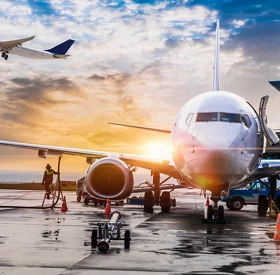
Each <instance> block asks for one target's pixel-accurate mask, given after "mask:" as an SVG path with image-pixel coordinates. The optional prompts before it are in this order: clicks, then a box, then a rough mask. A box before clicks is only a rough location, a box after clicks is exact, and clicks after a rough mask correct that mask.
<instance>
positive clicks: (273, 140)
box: [259, 95, 280, 146]
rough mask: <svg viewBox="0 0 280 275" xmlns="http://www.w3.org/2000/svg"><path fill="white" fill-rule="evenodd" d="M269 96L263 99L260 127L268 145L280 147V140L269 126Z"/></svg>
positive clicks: (260, 108)
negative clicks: (267, 107)
mask: <svg viewBox="0 0 280 275" xmlns="http://www.w3.org/2000/svg"><path fill="white" fill-rule="evenodd" d="M268 98H269V96H268V95H266V96H264V97H262V98H261V101H260V106H259V119H260V126H261V129H262V132H263V134H264V136H265V137H266V139H267V141H268V143H269V144H270V145H274V146H276V145H279V141H280V140H279V138H278V136H277V135H276V133H275V132H274V131H273V129H271V128H270V127H269V126H268V124H267V115H266V105H267V102H268Z"/></svg>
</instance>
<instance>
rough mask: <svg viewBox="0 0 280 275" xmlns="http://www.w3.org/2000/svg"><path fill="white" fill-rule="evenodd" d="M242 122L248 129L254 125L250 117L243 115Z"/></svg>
mask: <svg viewBox="0 0 280 275" xmlns="http://www.w3.org/2000/svg"><path fill="white" fill-rule="evenodd" d="M241 121H242V123H243V124H244V125H245V126H247V127H248V128H250V127H251V125H252V122H251V120H250V118H249V116H248V115H241Z"/></svg>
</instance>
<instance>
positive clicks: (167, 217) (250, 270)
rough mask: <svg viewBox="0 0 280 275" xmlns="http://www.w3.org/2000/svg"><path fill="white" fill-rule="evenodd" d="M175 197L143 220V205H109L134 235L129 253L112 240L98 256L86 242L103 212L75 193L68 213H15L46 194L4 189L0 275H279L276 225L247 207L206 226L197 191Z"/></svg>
mask: <svg viewBox="0 0 280 275" xmlns="http://www.w3.org/2000/svg"><path fill="white" fill-rule="evenodd" d="M173 194H174V195H176V198H177V207H176V208H172V209H171V212H170V213H168V214H163V213H160V209H159V207H155V212H154V213H153V214H147V213H143V210H142V208H141V207H140V206H131V205H124V206H118V207H116V206H112V210H118V211H120V212H121V213H122V222H123V223H124V224H126V226H124V229H126V228H128V229H131V238H132V240H131V247H130V250H125V249H124V244H123V241H112V242H111V243H110V249H109V251H108V253H106V254H100V253H99V252H97V251H96V249H92V248H91V244H90V241H91V232H92V229H93V227H94V226H95V225H96V223H97V222H100V221H103V220H105V217H104V214H103V212H104V209H103V208H101V207H99V208H98V207H97V208H95V207H93V205H92V204H89V205H87V206H86V205H85V204H83V203H78V202H76V196H75V194H74V193H73V192H72V193H70V192H64V195H66V198H67V204H68V208H69V210H68V211H67V213H62V212H61V211H60V208H59V207H58V208H55V209H54V210H41V209H21V208H12V207H10V206H40V205H41V202H42V199H43V196H44V194H43V192H40V191H32V192H28V191H19V190H1V191H0V207H1V206H5V208H0V218H1V227H0V274H13V275H14V274H48V275H53V274H69V275H70V274H71V275H74V274H82V275H87V274H114V275H119V274H122V275H126V274H140V275H142V274H240V275H241V274H261V273H263V274H279V270H280V244H276V243H274V242H273V241H272V239H273V234H274V229H275V220H273V219H271V218H269V217H263V218H260V217H258V216H257V214H256V206H245V207H244V209H243V210H241V211H239V212H233V211H229V210H226V211H225V215H226V218H227V223H226V224H203V223H201V219H202V218H203V215H204V209H205V207H204V203H205V201H204V198H203V197H202V196H200V195H199V191H198V190H196V191H194V190H177V191H176V193H175V191H174V192H173ZM47 203H50V201H48V202H47ZM60 205H61V202H60ZM60 205H59V206H60Z"/></svg>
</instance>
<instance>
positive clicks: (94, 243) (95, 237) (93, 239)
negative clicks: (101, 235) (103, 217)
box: [91, 229, 97, 248]
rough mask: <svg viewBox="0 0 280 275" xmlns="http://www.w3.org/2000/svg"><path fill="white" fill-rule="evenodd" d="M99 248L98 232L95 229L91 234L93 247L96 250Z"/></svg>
mask: <svg viewBox="0 0 280 275" xmlns="http://www.w3.org/2000/svg"><path fill="white" fill-rule="evenodd" d="M96 246H97V230H96V229H93V230H92V233H91V247H92V248H95V247H96Z"/></svg>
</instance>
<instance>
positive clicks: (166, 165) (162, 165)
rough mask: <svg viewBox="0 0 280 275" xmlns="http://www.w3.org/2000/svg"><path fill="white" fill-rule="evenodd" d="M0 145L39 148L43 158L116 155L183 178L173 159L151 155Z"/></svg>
mask: <svg viewBox="0 0 280 275" xmlns="http://www.w3.org/2000/svg"><path fill="white" fill-rule="evenodd" d="M0 146H8V147H16V148H22V149H30V150H37V151H38V155H39V157H42V158H45V157H46V156H47V155H63V154H66V155H72V156H81V157H87V158H93V159H101V158H106V157H114V158H119V159H120V160H122V161H124V162H125V163H127V164H128V165H131V166H136V167H141V168H145V169H148V170H155V171H158V172H160V173H162V174H165V175H168V176H171V177H173V178H175V179H179V180H182V176H181V174H180V172H179V171H178V169H177V168H176V167H175V166H174V164H173V163H172V161H170V160H163V159H157V158H153V157H150V156H141V155H133V154H121V153H113V152H102V151H93V150H83V149H75V148H66V147H57V146H48V145H39V144H29V143H20V142H12V141H3V140H1V141H0Z"/></svg>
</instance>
